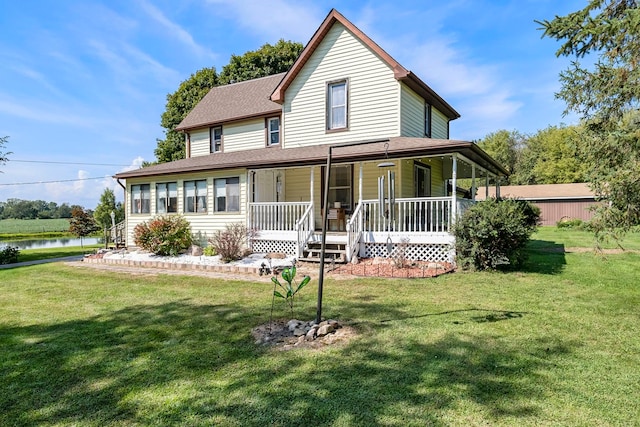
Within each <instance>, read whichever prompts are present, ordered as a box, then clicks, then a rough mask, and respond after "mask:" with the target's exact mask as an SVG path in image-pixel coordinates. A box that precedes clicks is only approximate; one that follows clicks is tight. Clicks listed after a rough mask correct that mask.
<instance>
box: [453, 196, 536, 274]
mask: <svg viewBox="0 0 640 427" xmlns="http://www.w3.org/2000/svg"><path fill="white" fill-rule="evenodd" d="M539 219H540V209H539V208H538V207H537V206H535V205H534V204H532V203H529V202H527V201H524V200H518V199H487V200H484V201H482V202H479V203H476V204H475V205H474V206H472V207H471V208H469V209H468V210H467V211H466V212H465V213H464V215H462V217H460V218H458V220H457V221H456V224H455V227H454V234H455V237H456V257H457V263H458V265H459V266H460V267H462V268H463V269H472V270H488V269H498V268H507V267H511V268H514V267H519V266H520V265H521V264H522V263H523V262H524V260H525V258H526V251H525V247H526V245H527V242H528V241H529V238H530V237H531V234H533V232H534V231H535V230H536V227H537V225H538V222H539Z"/></svg>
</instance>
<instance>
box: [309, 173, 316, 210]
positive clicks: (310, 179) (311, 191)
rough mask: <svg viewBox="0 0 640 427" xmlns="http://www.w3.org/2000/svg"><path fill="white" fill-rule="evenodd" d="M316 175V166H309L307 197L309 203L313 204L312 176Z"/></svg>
mask: <svg viewBox="0 0 640 427" xmlns="http://www.w3.org/2000/svg"><path fill="white" fill-rule="evenodd" d="M315 175H316V167H315V166H311V176H310V177H309V182H310V184H309V185H310V188H309V197H310V198H311V204H313V197H314V195H313V187H314V181H315V179H314V177H315Z"/></svg>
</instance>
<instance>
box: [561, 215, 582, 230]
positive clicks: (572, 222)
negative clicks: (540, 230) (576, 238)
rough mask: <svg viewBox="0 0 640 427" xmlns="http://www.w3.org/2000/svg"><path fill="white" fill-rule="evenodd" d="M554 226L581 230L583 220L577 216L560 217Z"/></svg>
mask: <svg viewBox="0 0 640 427" xmlns="http://www.w3.org/2000/svg"><path fill="white" fill-rule="evenodd" d="M556 227H558V228H573V229H576V230H581V229H582V228H583V227H584V222H583V221H582V220H581V219H578V218H561V219H560V221H558V222H556Z"/></svg>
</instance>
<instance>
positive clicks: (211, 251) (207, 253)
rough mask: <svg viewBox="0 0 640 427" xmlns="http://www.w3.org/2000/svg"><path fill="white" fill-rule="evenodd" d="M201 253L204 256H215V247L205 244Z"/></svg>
mask: <svg viewBox="0 0 640 427" xmlns="http://www.w3.org/2000/svg"><path fill="white" fill-rule="evenodd" d="M202 253H203V254H204V255H205V256H216V248H214V247H213V246H207V247H206V248H204V249H203V250H202Z"/></svg>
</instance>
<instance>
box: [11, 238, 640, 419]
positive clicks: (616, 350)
mask: <svg viewBox="0 0 640 427" xmlns="http://www.w3.org/2000/svg"><path fill="white" fill-rule="evenodd" d="M572 233H575V232H572ZM535 238H536V239H537V240H536V241H534V242H533V243H532V245H531V259H530V262H529V263H528V264H527V266H526V268H525V271H523V272H515V273H456V274H450V275H446V276H441V277H439V278H437V279H421V280H398V279H396V280H377V279H370V278H367V279H358V280H349V281H344V280H331V279H328V280H326V281H325V288H324V297H325V305H324V310H323V313H324V314H325V315H326V316H328V317H333V318H337V319H339V320H341V321H343V322H344V323H348V324H351V325H353V326H354V327H356V328H357V329H358V331H359V332H360V335H359V336H358V337H357V338H356V339H354V340H352V341H351V342H349V343H348V344H346V345H343V346H333V347H327V348H325V349H322V350H306V349H301V350H300V349H299V350H294V351H286V352H283V351H274V350H269V349H266V348H263V347H261V346H259V345H256V344H254V341H253V339H252V338H251V334H250V330H251V328H253V327H254V326H257V325H258V324H261V323H264V322H266V321H267V320H268V319H269V311H270V308H271V291H272V287H271V285H269V284H266V283H251V282H238V281H230V280H213V279H209V278H202V277H188V276H180V277H179V278H177V276H164V275H161V276H134V275H131V274H119V273H107V272H100V271H95V270H89V269H86V270H85V269H75V268H72V267H67V266H64V265H60V264H48V265H38V266H32V267H22V268H15V269H11V270H3V271H0V287H1V290H0V351H1V352H2V353H1V355H2V357H0V408H3V409H2V410H1V411H0V425H8V426H14V425H15V426H31V425H46V426H53V425H55V426H72V425H73V426H129V425H140V426H142V425H144V426H147V425H151V426H166V425H181V426H198V425H223V426H266V425H279V426H290V425H294V426H295V425H299V426H322V425H326V426H329V425H330V426H424V425H435V426H450V425H460V426H476V425H492V426H493V425H504V426H515V425H518V426H520V425H525V426H527V425H528V426H541V425H542V426H544V425H548V426H556V425H563V426H570V425H576V426H578V425H579V426H607V425H612V426H613V425H616V426H618V425H620V426H623V425H624V426H627V425H638V420H639V419H640V405H639V404H638V402H640V369H638V366H640V337H639V335H638V333H637V330H638V324H639V321H640V310H638V306H639V304H640V286H639V285H638V284H637V277H638V276H639V273H640V254H638V253H637V252H629V253H623V254H615V255H607V256H606V257H603V256H599V255H594V254H593V253H590V252H578V251H573V252H568V253H564V252H562V251H561V248H563V247H567V248H569V247H575V246H576V244H578V243H579V244H581V245H585V244H586V245H588V244H589V242H590V240H589V237H588V236H587V235H579V234H563V233H556V230H555V229H544V230H541V232H539V233H538V234H536V236H535ZM565 238H567V239H572V240H571V241H572V243H571V244H567V243H565V241H564V239H565ZM634 238H635V236H634ZM538 239H539V240H538ZM585 242H586V243H585ZM316 285H317V280H316V279H315V278H314V280H313V281H312V282H311V284H310V285H309V286H307V287H306V288H305V289H304V290H303V291H301V293H300V299H299V300H298V301H297V305H296V315H297V317H299V318H304V319H312V318H314V316H315V294H316V291H317V289H316ZM279 303H280V304H279V305H278V306H277V308H276V315H277V316H280V317H285V316H286V315H287V310H286V309H285V307H284V305H283V304H282V302H281V301H279Z"/></svg>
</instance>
